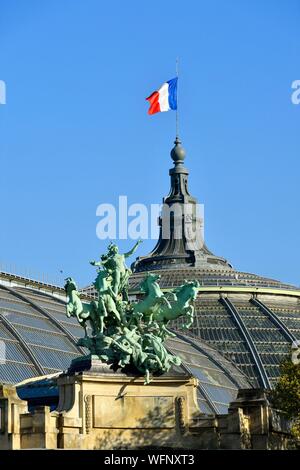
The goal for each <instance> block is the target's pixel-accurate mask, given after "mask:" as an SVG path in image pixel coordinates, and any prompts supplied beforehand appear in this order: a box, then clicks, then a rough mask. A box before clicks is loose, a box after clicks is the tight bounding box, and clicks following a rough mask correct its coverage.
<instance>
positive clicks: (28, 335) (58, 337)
mask: <svg viewBox="0 0 300 470" xmlns="http://www.w3.org/2000/svg"><path fill="white" fill-rule="evenodd" d="M15 328H16V329H17V330H18V332H19V333H20V334H21V336H22V338H23V339H24V340H25V341H27V342H28V343H30V344H38V345H41V346H49V347H51V348H55V349H60V350H62V351H72V352H77V348H76V347H75V346H74V345H73V344H72V343H71V342H70V340H69V339H68V338H67V337H66V336H65V335H63V334H54V333H47V332H46V331H43V330H38V329H33V328H27V327H25V326H24V327H23V326H19V325H15Z"/></svg>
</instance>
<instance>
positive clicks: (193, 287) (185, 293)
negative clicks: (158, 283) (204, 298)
mask: <svg viewBox="0 0 300 470" xmlns="http://www.w3.org/2000/svg"><path fill="white" fill-rule="evenodd" d="M199 287H200V284H199V282H198V281H197V280H193V281H187V280H185V281H184V284H182V286H180V287H178V289H176V294H177V296H178V298H179V297H182V298H183V299H186V300H196V298H197V294H198V289H199Z"/></svg>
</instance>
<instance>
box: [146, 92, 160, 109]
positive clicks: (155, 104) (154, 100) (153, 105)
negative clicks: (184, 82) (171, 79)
mask: <svg viewBox="0 0 300 470" xmlns="http://www.w3.org/2000/svg"><path fill="white" fill-rule="evenodd" d="M158 99H159V93H158V91H154V92H153V93H152V95H150V96H148V98H146V100H147V101H149V103H150V108H149V109H148V114H155V113H160V105H159V101H158Z"/></svg>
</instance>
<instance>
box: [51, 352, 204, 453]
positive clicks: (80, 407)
mask: <svg viewBox="0 0 300 470" xmlns="http://www.w3.org/2000/svg"><path fill="white" fill-rule="evenodd" d="M77 366H78V364H77ZM72 370H73V371H74V370H76V364H73V365H72V366H71V369H70V371H72ZM70 371H69V372H70ZM58 386H59V396H60V400H59V404H58V408H57V410H56V414H57V417H58V428H59V433H58V447H59V448H64V449H71V448H72V449H74V448H81V449H119V448H123V449H126V448H133V449H137V448H143V447H147V446H161V447H163V446H168V447H175V448H176V447H185V445H186V435H187V434H188V429H189V426H190V423H191V422H192V421H193V419H194V418H195V416H199V415H200V411H199V409H198V407H197V400H196V386H197V380H196V379H195V378H193V377H191V376H190V375H188V374H184V373H183V372H182V371H181V372H180V373H178V372H176V371H175V372H171V373H168V374H165V375H163V376H160V377H154V378H152V380H151V382H150V384H149V385H144V378H143V377H141V376H134V375H128V374H125V373H123V372H120V371H113V370H111V369H110V368H109V367H108V366H107V365H106V364H103V363H101V362H100V361H97V360H93V359H91V363H90V367H89V369H88V370H83V371H81V372H74V373H73V374H70V373H68V374H66V375H62V376H60V377H59V379H58Z"/></svg>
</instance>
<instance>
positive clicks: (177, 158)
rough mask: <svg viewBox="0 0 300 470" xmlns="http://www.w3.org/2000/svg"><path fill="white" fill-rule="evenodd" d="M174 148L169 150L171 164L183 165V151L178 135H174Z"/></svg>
mask: <svg viewBox="0 0 300 470" xmlns="http://www.w3.org/2000/svg"><path fill="white" fill-rule="evenodd" d="M174 144H175V146H174V147H173V148H172V150H171V158H172V160H173V162H174V163H175V165H176V164H178V163H183V162H184V159H185V150H184V148H183V147H182V146H181V140H180V138H179V136H178V135H176V138H175V141H174Z"/></svg>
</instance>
